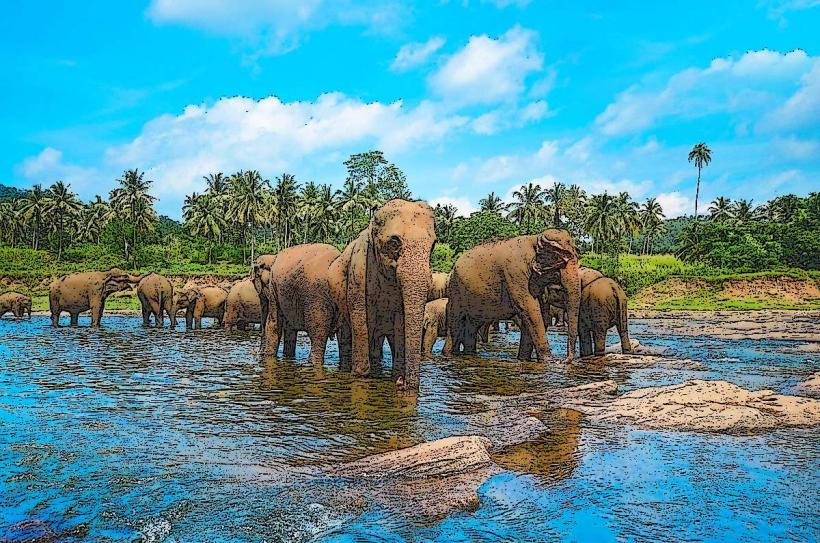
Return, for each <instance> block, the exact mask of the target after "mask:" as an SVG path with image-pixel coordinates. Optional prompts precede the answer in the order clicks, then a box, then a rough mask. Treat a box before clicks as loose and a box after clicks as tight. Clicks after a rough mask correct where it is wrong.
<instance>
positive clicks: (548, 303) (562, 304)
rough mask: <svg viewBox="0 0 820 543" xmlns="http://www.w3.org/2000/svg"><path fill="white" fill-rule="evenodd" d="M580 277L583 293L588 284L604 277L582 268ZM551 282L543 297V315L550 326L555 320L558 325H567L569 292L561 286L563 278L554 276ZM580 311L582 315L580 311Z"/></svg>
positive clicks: (590, 269)
mask: <svg viewBox="0 0 820 543" xmlns="http://www.w3.org/2000/svg"><path fill="white" fill-rule="evenodd" d="M578 276H579V277H580V278H581V292H583V291H584V288H586V286H587V285H588V284H590V283H591V282H593V281H595V280H596V279H600V278H601V277H603V276H604V275H603V274H602V273H601V272H599V271H598V270H594V269H592V268H585V267H580V268H578ZM549 281H550V284H549V285H547V288H546V289H544V295H543V296H542V297H541V314H542V316H543V317H544V322H546V323H547V325H550V324H552V320H553V319H555V324H556V325H558V324H559V322H563V324H564V325H566V324H567V291H566V290H564V288H563V287H562V286H561V278H560V276H559V275H558V274H554V275H553V277H552V278H550V280H549ZM578 311H579V314H580V309H579V310H578Z"/></svg>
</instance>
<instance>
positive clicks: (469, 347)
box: [462, 319, 479, 355]
mask: <svg viewBox="0 0 820 543" xmlns="http://www.w3.org/2000/svg"><path fill="white" fill-rule="evenodd" d="M478 328H479V325H478V324H476V323H474V322H473V321H471V320H470V319H467V321H466V322H465V323H464V328H463V336H462V345H463V346H464V347H463V350H462V352H463V353H464V354H469V355H474V354H476V343H477V340H478Z"/></svg>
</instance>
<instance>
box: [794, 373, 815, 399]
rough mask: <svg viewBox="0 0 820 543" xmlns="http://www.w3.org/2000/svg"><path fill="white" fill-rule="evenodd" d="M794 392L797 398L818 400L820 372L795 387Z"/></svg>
mask: <svg viewBox="0 0 820 543" xmlns="http://www.w3.org/2000/svg"><path fill="white" fill-rule="evenodd" d="M794 392H795V394H797V395H798V396H809V397H812V398H820V371H818V372H817V373H815V374H814V375H812V376H811V377H809V378H808V379H806V380H805V381H803V382H802V383H799V384H798V385H797V386H795V387H794Z"/></svg>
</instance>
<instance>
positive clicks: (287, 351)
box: [282, 327, 298, 358]
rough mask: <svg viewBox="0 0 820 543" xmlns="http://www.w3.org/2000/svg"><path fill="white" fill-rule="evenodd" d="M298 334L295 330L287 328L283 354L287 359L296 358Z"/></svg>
mask: <svg viewBox="0 0 820 543" xmlns="http://www.w3.org/2000/svg"><path fill="white" fill-rule="evenodd" d="M297 334H298V333H297V331H296V329H295V328H290V327H286V328H285V347H284V349H283V353H282V354H283V356H284V357H285V358H296V337H297Z"/></svg>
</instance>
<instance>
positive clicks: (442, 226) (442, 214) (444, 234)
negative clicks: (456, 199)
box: [433, 204, 458, 243]
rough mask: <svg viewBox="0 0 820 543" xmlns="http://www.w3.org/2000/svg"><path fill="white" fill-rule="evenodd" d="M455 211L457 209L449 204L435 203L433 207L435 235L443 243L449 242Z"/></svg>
mask: <svg viewBox="0 0 820 543" xmlns="http://www.w3.org/2000/svg"><path fill="white" fill-rule="evenodd" d="M456 213H458V209H456V206H454V205H451V204H447V205H441V204H436V207H435V209H433V216H434V217H435V220H436V236H437V237H438V239H440V240H441V241H442V242H443V243H449V242H450V233H451V232H452V230H453V225H454V224H455V222H456Z"/></svg>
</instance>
